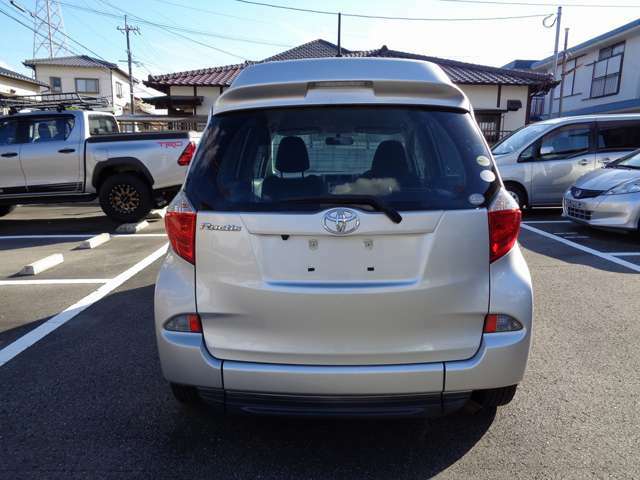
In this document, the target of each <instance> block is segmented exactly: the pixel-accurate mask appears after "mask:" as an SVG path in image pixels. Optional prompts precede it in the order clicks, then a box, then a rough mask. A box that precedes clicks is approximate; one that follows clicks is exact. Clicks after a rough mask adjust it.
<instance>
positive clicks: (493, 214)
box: [488, 188, 522, 263]
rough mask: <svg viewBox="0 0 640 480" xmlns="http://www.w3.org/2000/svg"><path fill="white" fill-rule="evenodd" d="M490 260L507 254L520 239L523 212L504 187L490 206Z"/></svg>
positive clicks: (491, 261)
mask: <svg viewBox="0 0 640 480" xmlns="http://www.w3.org/2000/svg"><path fill="white" fill-rule="evenodd" d="M488 215H489V262H490V263H493V262H495V261H496V260H498V259H499V258H502V257H503V256H505V255H506V254H507V253H509V251H510V250H511V249H512V248H513V246H514V245H515V244H516V241H517V240H518V233H519V232H520V221H521V220H522V212H521V211H520V208H518V204H517V203H516V201H515V200H514V199H513V198H512V197H511V195H509V193H508V192H507V191H505V190H504V189H503V188H501V189H500V191H499V192H498V195H497V196H496V198H495V200H494V201H493V202H492V204H491V206H490V207H489V214H488Z"/></svg>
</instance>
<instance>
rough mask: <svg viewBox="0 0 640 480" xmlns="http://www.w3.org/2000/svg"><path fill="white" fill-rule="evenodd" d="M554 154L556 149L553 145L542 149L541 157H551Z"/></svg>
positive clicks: (544, 146)
mask: <svg viewBox="0 0 640 480" xmlns="http://www.w3.org/2000/svg"><path fill="white" fill-rule="evenodd" d="M553 152H554V148H553V146H552V145H543V146H542V147H540V156H541V157H544V156H547V155H551V154H552V153H553Z"/></svg>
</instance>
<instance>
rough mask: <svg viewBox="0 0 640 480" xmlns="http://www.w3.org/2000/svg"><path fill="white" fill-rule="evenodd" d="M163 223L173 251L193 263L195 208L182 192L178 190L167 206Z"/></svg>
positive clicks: (194, 255) (194, 256) (194, 251)
mask: <svg viewBox="0 0 640 480" xmlns="http://www.w3.org/2000/svg"><path fill="white" fill-rule="evenodd" d="M164 224H165V228H166V229H167V235H168V236H169V241H170V242H171V247H172V248H173V251H174V252H176V254H178V255H179V256H181V257H182V258H184V259H185V260H186V261H187V262H189V263H192V264H194V265H195V263H196V210H195V209H194V208H193V206H192V205H191V203H189V199H188V198H187V196H186V195H185V194H184V192H182V191H181V192H179V193H178V195H176V197H175V198H174V199H173V201H172V202H171V204H170V205H169V206H168V207H167V213H166V214H165V217H164Z"/></svg>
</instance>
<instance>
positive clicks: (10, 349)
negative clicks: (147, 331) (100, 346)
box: [0, 244, 169, 367]
mask: <svg viewBox="0 0 640 480" xmlns="http://www.w3.org/2000/svg"><path fill="white" fill-rule="evenodd" d="M168 246H169V244H165V245H163V246H162V247H161V248H159V249H158V250H156V251H155V252H153V253H152V254H151V255H149V256H148V257H146V258H144V259H142V260H140V261H139V262H138V263H136V264H135V265H134V266H133V267H131V268H129V269H128V270H125V271H124V272H122V273H121V274H120V275H118V276H117V277H115V278H112V279H111V280H109V281H108V282H107V283H105V284H104V285H102V286H101V287H100V288H98V289H97V290H94V291H93V292H91V293H90V294H89V295H87V296H86V297H84V298H83V299H81V300H80V301H78V302H76V303H74V304H73V305H71V306H69V307H67V308H66V309H65V310H63V311H62V312H60V313H59V314H57V315H55V316H53V317H51V318H50V319H49V320H47V321H46V322H44V323H43V324H42V325H40V326H39V327H37V328H34V329H33V330H31V331H30V332H29V333H27V334H26V335H23V336H22V337H20V338H18V339H17V340H16V341H14V342H13V343H10V344H9V345H7V346H6V347H4V348H3V349H2V350H0V367H1V366H2V365H4V364H5V363H7V362H8V361H10V360H11V359H12V358H14V357H15V356H17V355H19V354H20V353H22V352H24V351H25V350H26V349H27V348H29V347H30V346H31V345H33V344H34V343H36V342H38V341H39V340H41V339H43V338H44V337H46V336H47V335H49V334H50V333H51V332H53V331H54V330H56V329H57V328H58V327H60V326H62V325H64V324H65V323H67V322H68V321H69V320H71V319H72V318H73V317H75V316H76V315H78V314H79V313H81V312H82V311H84V310H86V309H87V308H89V307H90V306H91V305H93V304H94V303H96V302H97V301H99V300H101V299H103V298H104V297H106V296H107V295H108V294H109V293H111V292H112V291H113V290H115V289H116V288H118V287H119V286H120V285H122V284H123V283H124V282H126V281H127V280H129V279H130V278H131V277H133V276H134V275H135V274H137V273H139V272H141V271H142V270H144V269H145V268H147V267H148V266H149V265H151V264H152V263H153V262H155V261H156V260H157V259H159V258H160V257H162V256H163V255H164V254H165V253H167V248H168Z"/></svg>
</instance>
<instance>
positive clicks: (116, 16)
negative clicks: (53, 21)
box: [65, 0, 247, 60]
mask: <svg viewBox="0 0 640 480" xmlns="http://www.w3.org/2000/svg"><path fill="white" fill-rule="evenodd" d="M101 1H102V3H104V4H105V5H107V6H108V7H110V8H112V9H114V10H116V11H118V12H122V13H126V14H128V15H130V16H131V17H133V18H135V19H136V20H137V21H138V22H139V23H145V24H147V25H151V26H153V27H156V28H159V29H161V30H163V31H165V32H167V33H170V34H172V35H174V36H176V37H179V38H182V39H185V40H188V41H190V42H192V43H195V44H197V45H200V46H203V47H206V48H209V49H211V50H215V51H216V52H220V53H224V54H225V55H229V56H231V57H235V58H239V59H241V60H247V59H246V58H245V57H243V56H241V55H236V54H235V53H232V52H229V51H227V50H223V49H221V48H218V47H214V46H212V45H209V44H207V43H204V42H201V41H199V40H196V39H195V38H192V37H189V36H187V35H184V34H182V33H178V32H175V31H173V30H170V29H168V28H166V27H165V26H163V25H160V24H157V23H154V22H150V21H148V20H145V19H144V18H142V17H139V16H137V15H134V14H132V13H131V12H127V11H125V10H124V9H121V8H117V7H115V6H114V5H112V4H111V3H109V2H107V1H106V0H101ZM65 5H67V4H65ZM69 5H71V4H69ZM84 10H88V11H93V12H94V13H99V14H102V15H106V16H109V17H112V18H118V19H119V18H120V16H119V15H115V14H113V13H109V12H104V11H100V10H93V9H87V8H85V9H84Z"/></svg>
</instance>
